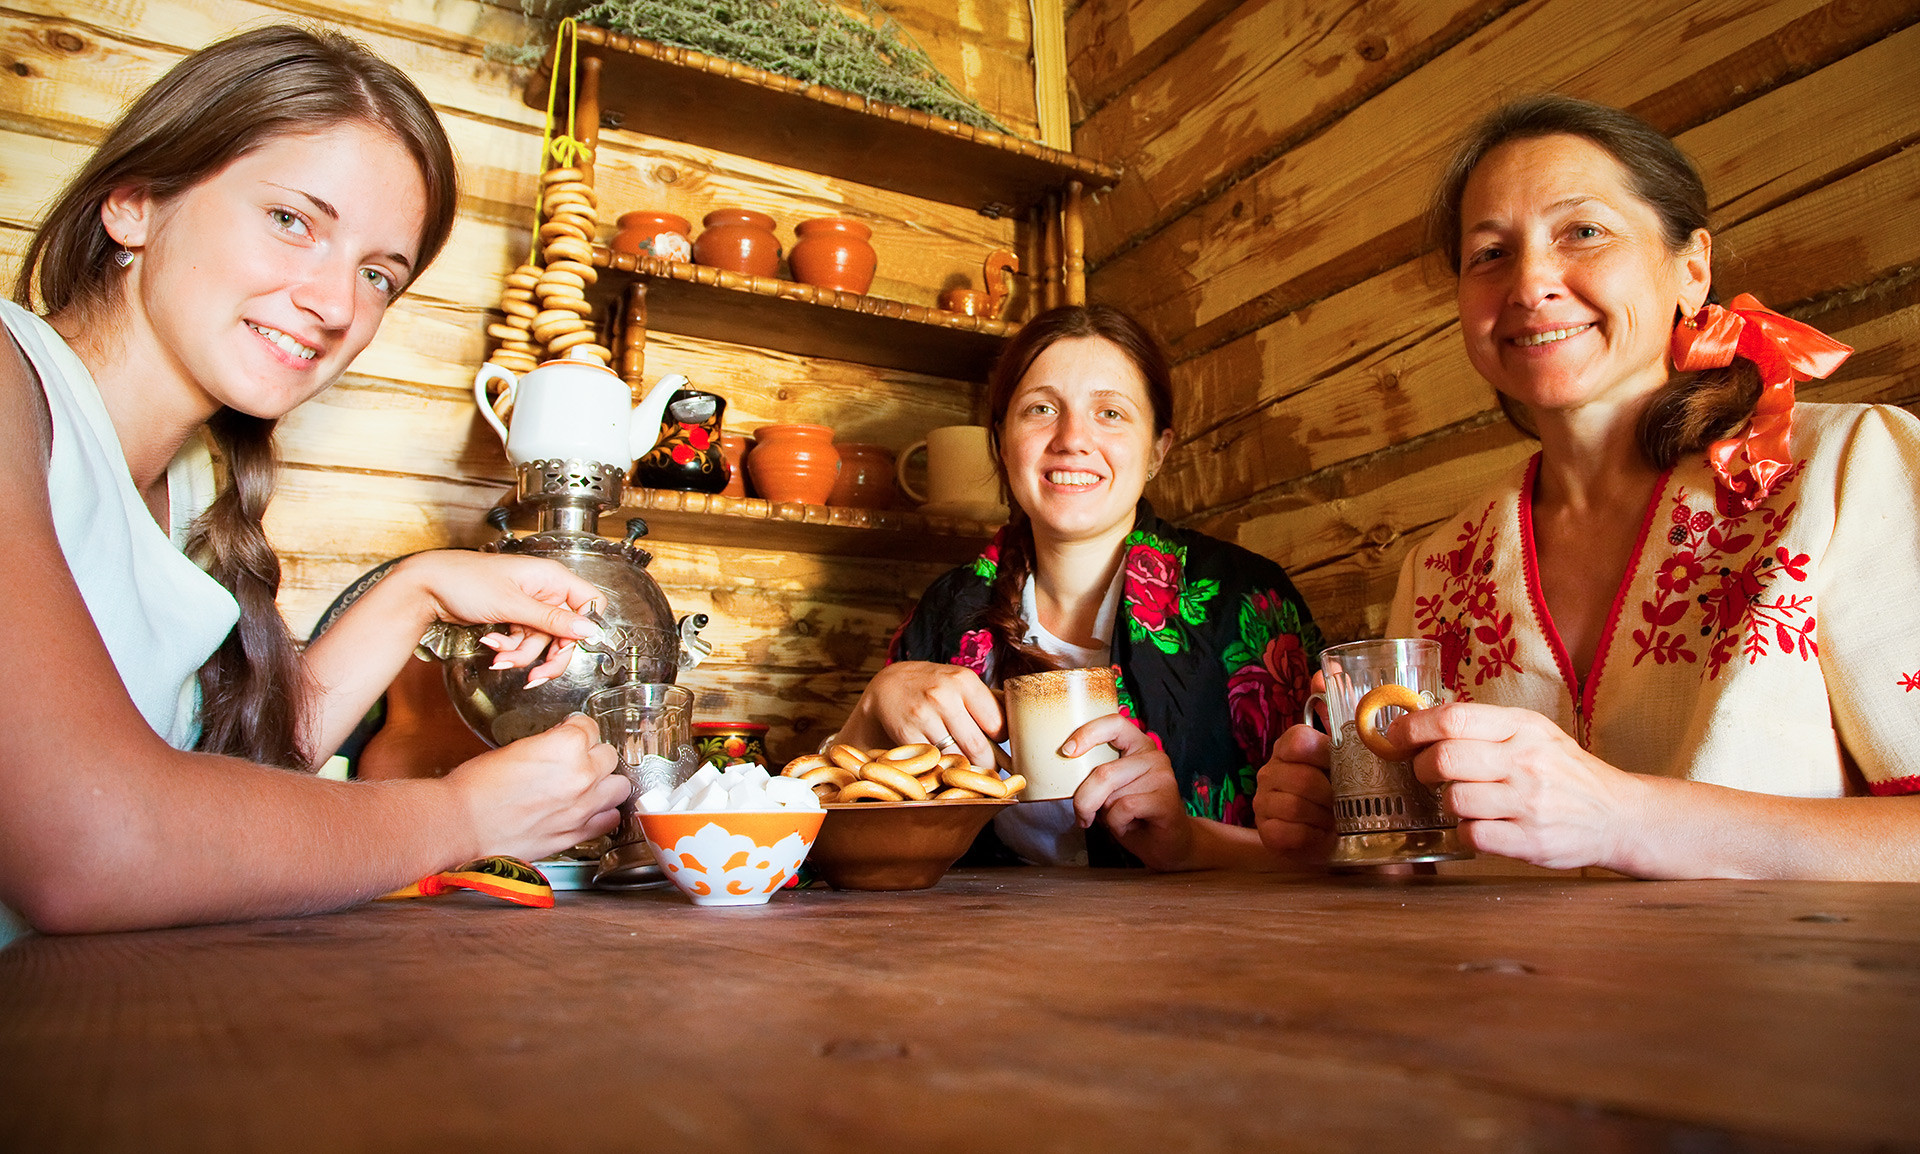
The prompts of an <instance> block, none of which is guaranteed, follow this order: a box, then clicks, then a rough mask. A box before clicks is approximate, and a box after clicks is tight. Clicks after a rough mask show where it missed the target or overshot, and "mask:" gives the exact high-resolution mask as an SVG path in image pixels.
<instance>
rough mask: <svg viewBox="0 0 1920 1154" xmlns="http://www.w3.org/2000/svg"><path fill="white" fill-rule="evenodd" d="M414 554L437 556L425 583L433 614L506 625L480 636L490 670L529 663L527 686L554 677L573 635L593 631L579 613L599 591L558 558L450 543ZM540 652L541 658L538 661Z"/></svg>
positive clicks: (459, 622)
mask: <svg viewBox="0 0 1920 1154" xmlns="http://www.w3.org/2000/svg"><path fill="white" fill-rule="evenodd" d="M421 556H422V557H423V558H427V557H431V558H434V559H435V561H436V564H435V566H434V567H433V570H432V572H431V573H430V576H431V578H432V584H430V585H429V586H428V587H427V588H426V589H425V590H424V592H425V593H426V595H427V596H428V597H429V598H430V600H431V608H432V612H433V618H432V619H433V620H434V621H440V622H445V623H447V624H450V625H486V624H503V625H506V626H507V631H506V632H505V633H489V634H486V635H485V636H483V637H481V638H480V643H481V644H482V645H485V646H487V647H488V648H490V649H492V650H493V651H494V663H493V668H495V669H506V668H508V667H518V666H531V668H529V669H528V670H527V687H528V688H532V687H534V686H537V685H540V684H541V683H543V682H546V681H549V680H551V679H552V678H554V677H555V676H557V675H558V674H559V673H560V671H561V670H563V669H565V668H566V667H567V662H568V660H569V659H570V658H571V657H572V656H573V645H574V642H576V641H579V640H582V639H584V638H587V637H591V636H593V635H595V634H596V633H598V632H599V626H597V625H595V624H594V623H593V622H592V621H590V620H588V619H587V618H586V617H585V616H584V614H585V612H586V611H587V610H588V609H590V608H591V607H592V606H593V603H594V599H595V598H596V597H598V596H599V595H600V591H599V590H598V589H596V588H594V587H593V586H592V585H591V584H589V583H588V582H586V581H584V580H582V579H581V578H580V577H579V576H577V575H575V574H574V573H573V572H572V571H571V570H569V569H568V568H567V567H566V566H564V565H562V564H560V563H559V562H557V561H552V560H549V559H546V558H543V557H520V556H513V555H511V554H497V553H467V552H461V551H457V550H447V551H444V552H436V553H427V554H421ZM553 642H559V644H552V643H553ZM550 645H551V648H549V646H550ZM543 652H544V653H545V654H546V659H545V660H540V657H541V654H542V653H543ZM535 662H539V663H538V664H535Z"/></svg>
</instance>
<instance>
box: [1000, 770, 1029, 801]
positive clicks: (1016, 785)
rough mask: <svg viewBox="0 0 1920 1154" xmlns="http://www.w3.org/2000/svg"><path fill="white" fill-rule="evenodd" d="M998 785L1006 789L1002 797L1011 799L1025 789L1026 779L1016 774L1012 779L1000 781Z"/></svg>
mask: <svg viewBox="0 0 1920 1154" xmlns="http://www.w3.org/2000/svg"><path fill="white" fill-rule="evenodd" d="M1000 784H1001V785H1003V786H1006V788H1007V792H1006V793H1005V794H1003V795H1002V796H1004V797H1009V798H1011V797H1016V796H1017V795H1018V794H1019V792H1020V791H1021V790H1023V789H1025V788H1027V779H1026V778H1024V777H1021V776H1020V775H1019V774H1017V773H1016V774H1014V775H1013V776H1012V777H1009V778H1004V779H1002V780H1001V782H1000Z"/></svg>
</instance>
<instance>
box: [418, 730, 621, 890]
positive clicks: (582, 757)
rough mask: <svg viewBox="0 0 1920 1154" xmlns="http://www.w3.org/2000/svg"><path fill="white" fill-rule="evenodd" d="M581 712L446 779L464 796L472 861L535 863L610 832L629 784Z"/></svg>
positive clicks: (609, 749) (616, 758)
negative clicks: (493, 858)
mask: <svg viewBox="0 0 1920 1154" xmlns="http://www.w3.org/2000/svg"><path fill="white" fill-rule="evenodd" d="M618 765H619V756H618V755H617V754H616V753H615V752H614V749H613V747H612V746H611V745H608V744H607V743H606V742H604V741H601V740H600V731H599V729H598V728H597V727H596V726H595V725H594V723H593V720H592V719H591V718H589V717H587V716H586V715H585V714H580V713H576V714H574V715H573V716H572V717H569V718H567V719H566V720H565V721H563V722H561V723H560V724H559V725H556V726H554V727H553V728H552V729H549V730H548V731H546V732H545V733H539V734H535V735H534V736H532V737H525V738H522V739H520V740H519V741H516V742H514V743H513V744H511V745H506V746H502V747H501V748H499V749H495V750H491V751H489V752H487V753H483V754H481V755H480V756H479V757H476V758H474V759H473V760H472V761H469V762H466V763H465V764H463V765H461V766H460V767H459V768H457V769H455V770H454V771H453V772H452V773H451V774H449V775H448V776H447V779H446V780H447V781H448V782H449V783H452V784H454V785H456V786H458V787H459V788H460V789H461V790H462V791H463V794H464V796H465V797H466V799H467V809H468V813H469V814H470V815H471V819H472V824H473V829H474V832H475V835H476V838H477V842H476V844H477V847H478V849H477V852H476V853H475V854H474V856H475V857H485V856H488V855H492V854H508V855H511V856H513V857H517V858H522V859H525V860H527V861H534V860H537V859H539V858H543V857H546V856H547V855H548V854H552V853H558V852H559V851H560V850H563V849H565V848H567V847H568V846H571V845H578V844H579V843H581V842H583V841H591V840H592V839H594V838H596V837H599V836H600V835H602V834H606V833H611V832H613V830H614V828H615V827H616V826H618V825H619V824H620V814H619V812H618V809H617V807H618V806H619V805H620V803H621V802H624V801H626V800H627V797H628V795H629V794H630V793H631V789H632V787H631V783H630V782H628V780H627V779H626V777H624V776H623V775H621V774H618V773H615V772H614V770H615V768H616V767H617V766H618Z"/></svg>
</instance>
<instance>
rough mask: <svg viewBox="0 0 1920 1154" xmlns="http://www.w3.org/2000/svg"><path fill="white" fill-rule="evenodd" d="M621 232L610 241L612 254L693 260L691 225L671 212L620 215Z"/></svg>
mask: <svg viewBox="0 0 1920 1154" xmlns="http://www.w3.org/2000/svg"><path fill="white" fill-rule="evenodd" d="M618 223H619V225H620V231H619V232H617V233H615V234H614V236H613V240H612V241H611V242H610V243H611V246H612V248H613V251H615V252H624V253H630V254H632V255H634V256H653V257H659V258H660V259H662V260H692V259H693V242H692V241H690V240H688V239H687V237H688V236H689V235H691V233H692V231H693V226H692V225H690V224H688V223H687V218H686V217H683V216H675V215H673V214H672V213H670V212H653V211H650V210H645V209H641V210H636V211H634V212H624V213H621V214H620V220H619V222H618Z"/></svg>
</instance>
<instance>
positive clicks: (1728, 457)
mask: <svg viewBox="0 0 1920 1154" xmlns="http://www.w3.org/2000/svg"><path fill="white" fill-rule="evenodd" d="M1852 352H1853V349H1852V347H1851V346H1848V345H1843V344H1841V343H1840V342H1839V341H1836V340H1834V339H1833V338H1832V337H1830V336H1828V335H1827V334H1825V333H1823V332H1821V331H1820V330H1819V329H1816V328H1814V327H1812V326H1811V325H1803V324H1801V323H1800V322H1799V321H1796V320H1794V319H1793V318H1792V317H1785V316H1781V315H1780V314H1779V313H1777V312H1774V311H1773V310H1772V309H1770V308H1768V307H1767V306H1765V305H1763V304H1761V303H1760V302H1759V301H1757V300H1755V299H1753V297H1752V296H1751V295H1749V294H1747V293H1741V294H1740V295H1739V296H1737V297H1734V298H1733V303H1732V304H1730V305H1728V306H1727V307H1726V308H1721V307H1720V306H1719V305H1708V306H1706V307H1705V308H1703V309H1701V310H1700V311H1699V312H1697V313H1695V314H1694V315H1693V316H1691V317H1688V318H1687V319H1686V320H1684V321H1681V322H1680V323H1679V324H1677V325H1675V326H1674V329H1673V367H1674V368H1675V369H1677V370H1679V371H1680V372H1683V373H1691V372H1697V371H1699V370H1701V369H1718V368H1724V367H1726V366H1727V365H1730V364H1732V363H1733V358H1734V357H1736V356H1740V357H1745V358H1746V359H1748V360H1750V361H1752V362H1753V363H1754V366H1755V367H1756V368H1758V369H1759V370H1760V386H1761V387H1760V403H1759V404H1757V405H1755V406H1754V407H1753V418H1752V419H1751V420H1749V421H1748V422H1747V426H1746V428H1744V429H1742V430H1741V431H1739V432H1738V433H1735V434H1734V435H1733V436H1731V437H1728V438H1726V439H1725V440H1720V441H1715V442H1714V443H1713V444H1711V445H1709V446H1707V460H1708V462H1709V463H1711V464H1712V466H1713V471H1714V474H1715V475H1716V476H1717V477H1719V478H1720V487H1721V489H1722V491H1723V492H1725V493H1726V495H1727V496H1728V497H1729V498H1730V499H1731V501H1732V503H1733V504H1735V505H1738V506H1739V507H1740V509H1741V510H1742V511H1743V512H1745V511H1750V510H1752V509H1753V507H1754V506H1756V505H1758V504H1759V503H1760V502H1761V501H1763V500H1765V499H1766V496H1767V494H1768V493H1769V492H1771V491H1772V489H1773V485H1774V482H1776V481H1778V480H1779V479H1780V477H1781V476H1782V475H1783V474H1785V473H1786V471H1787V468H1788V466H1789V465H1791V464H1792V463H1793V460H1792V457H1791V456H1790V450H1789V448H1788V444H1787V442H1788V439H1789V437H1790V436H1791V435H1792V433H1793V382H1794V381H1796V380H1800V381H1805V380H1811V379H1813V378H1814V377H1826V376H1830V375H1832V373H1833V371H1834V370H1835V369H1837V368H1839V367H1840V365H1841V362H1843V361H1845V360H1846V359H1847V357H1848V356H1849V355H1851V354H1852Z"/></svg>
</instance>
